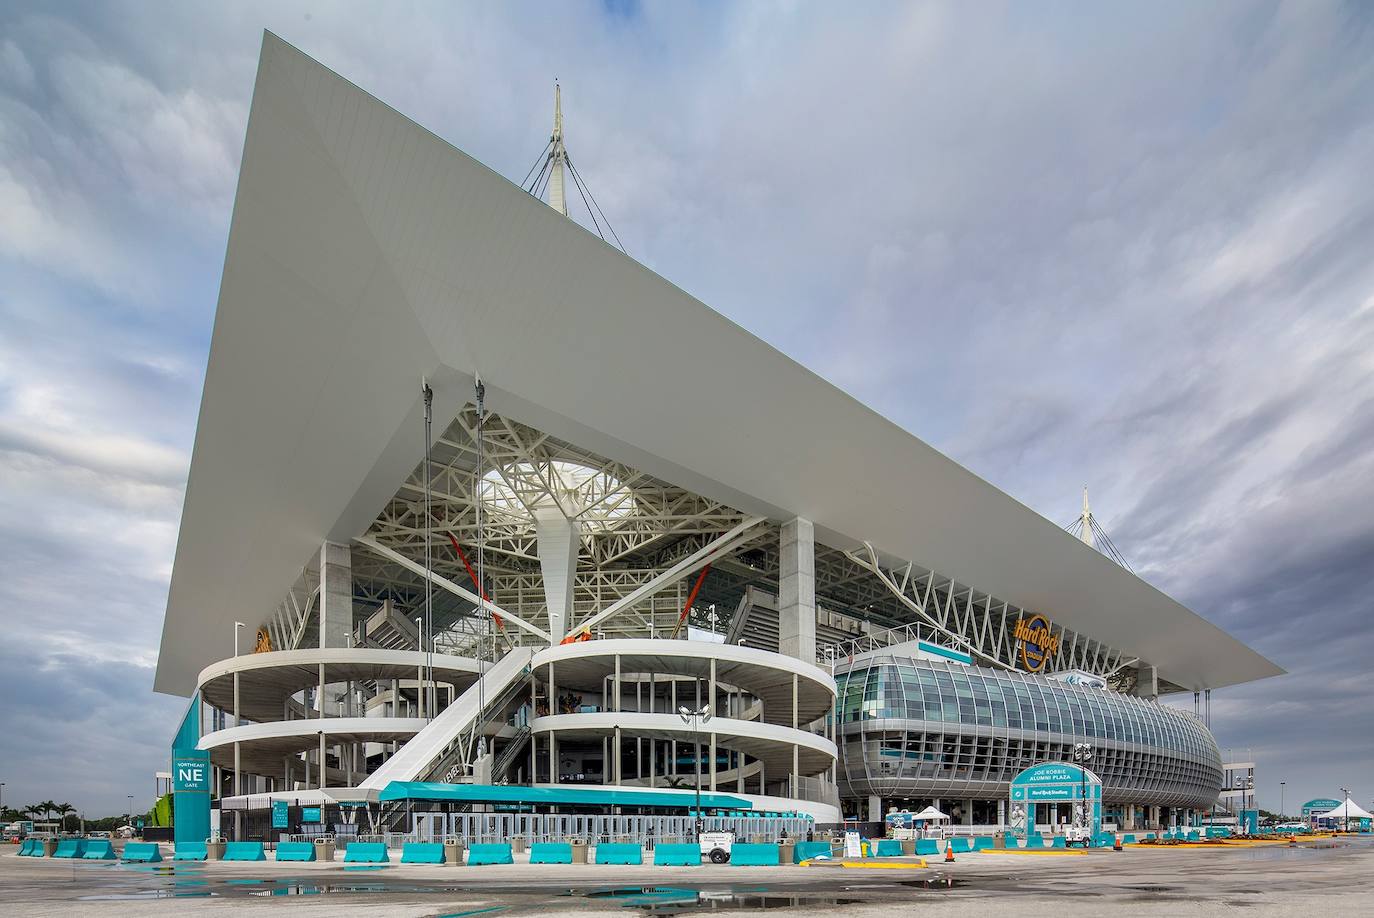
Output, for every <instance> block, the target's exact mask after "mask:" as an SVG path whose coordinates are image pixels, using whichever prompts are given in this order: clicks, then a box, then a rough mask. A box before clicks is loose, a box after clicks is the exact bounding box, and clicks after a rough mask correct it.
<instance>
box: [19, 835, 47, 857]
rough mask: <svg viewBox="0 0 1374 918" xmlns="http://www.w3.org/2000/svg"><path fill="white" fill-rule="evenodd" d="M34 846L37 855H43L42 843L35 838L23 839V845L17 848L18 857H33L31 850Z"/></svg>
mask: <svg viewBox="0 0 1374 918" xmlns="http://www.w3.org/2000/svg"><path fill="white" fill-rule="evenodd" d="M35 844H37V846H38V853H39V854H40V855H41V854H42V853H43V843H42V842H40V841H38V839H36V838H26V839H24V843H23V844H22V845H20V846H19V856H20V857H34V853H33V849H34V845H35Z"/></svg>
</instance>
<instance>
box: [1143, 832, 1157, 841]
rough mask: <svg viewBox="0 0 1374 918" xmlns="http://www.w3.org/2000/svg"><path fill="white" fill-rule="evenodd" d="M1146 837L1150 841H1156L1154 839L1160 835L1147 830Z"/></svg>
mask: <svg viewBox="0 0 1374 918" xmlns="http://www.w3.org/2000/svg"><path fill="white" fill-rule="evenodd" d="M1145 837H1146V838H1147V839H1149V840H1150V841H1154V840H1156V839H1157V838H1158V837H1159V836H1157V835H1155V833H1153V832H1146V833H1145Z"/></svg>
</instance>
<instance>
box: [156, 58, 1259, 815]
mask: <svg viewBox="0 0 1374 918" xmlns="http://www.w3.org/2000/svg"><path fill="white" fill-rule="evenodd" d="M546 153H547V155H546V156H545V157H544V159H543V160H542V161H541V162H542V168H541V171H540V177H541V178H542V180H543V184H542V185H536V186H535V190H536V191H542V192H546V193H547V199H548V200H547V201H545V200H543V199H542V198H541V196H540V195H538V194H534V193H531V191H530V190H527V189H526V188H525V187H522V186H521V185H517V184H514V183H512V182H510V181H508V180H507V179H505V178H504V177H502V176H500V175H498V174H497V173H495V172H493V171H491V170H490V169H488V168H487V167H485V166H483V165H482V164H481V163H478V162H476V161H475V160H473V159H471V158H470V157H468V156H467V155H465V154H464V153H462V152H461V151H460V150H458V149H456V148H455V147H453V146H451V145H450V144H449V143H447V142H446V141H444V140H443V139H441V138H440V137H438V136H436V135H434V134H433V133H430V132H429V131H427V130H425V129H424V128H422V127H420V126H418V125H416V124H415V123H413V122H411V121H410V120H408V119H407V118H405V117H404V116H402V115H401V114H399V113H398V112H396V111H394V110H393V109H391V108H389V107H387V106H386V105H385V104H383V103H382V102H380V101H378V100H377V99H375V98H373V97H372V96H370V95H368V94H367V93H365V92H364V91H362V90H361V89H359V88H358V87H356V86H354V85H352V84H351V83H349V82H347V81H346V80H345V79H343V78H342V77H340V76H339V75H337V74H335V73H333V72H331V71H329V70H328V69H326V68H325V67H323V66H321V65H320V64H318V63H317V62H315V61H313V60H311V59H310V58H308V57H307V56H305V55H304V54H302V53H300V52H299V51H297V50H296V49H294V48H292V47H290V46H289V45H287V44H285V43H284V42H282V41H280V40H279V39H277V38H276V37H274V36H272V35H270V34H269V35H268V36H267V37H266V38H265V41H264V45H263V51H262V58H261V62H260V66H259V72H258V77H257V83H256V87H255V91H254V95H253V102H252V107H251V111H250V115H249V120H248V128H247V136H246V139H245V144H244V152H243V160H242V166H241V172H240V176H239V184H238V189H237V193H236V198H235V204H234V211H233V218H232V223H231V227H230V233H229V240H228V247H227V253H226V257H225V263H224V272H223V279H222V283H221V289H220V298H219V303H218V309H217V312H216V318H215V324H214V332H213V338H212V344H211V350H210V357H209V365H208V368H207V373H206V380H205V390H204V394H203V399H202V404H201V411H200V418H199V425H198V429H197V433H196V440H195V448H194V454H193V460H192V466H191V471H190V477H189V481H188V485H187V491H186V499H185V506H184V512H183V516H182V521H181V530H180V535H179V540H178V545H177V552H176V560H175V565H174V570H173V575H172V582H171V588H170V593H169V598H168V604H167V611H166V618H165V622H164V626H163V634H162V643H161V649H160V655H159V660H158V667H157V676H156V683H155V689H156V690H157V691H159V692H164V693H168V694H173V695H178V696H183V697H188V698H190V699H191V701H190V704H189V706H188V708H187V713H186V716H185V718H184V720H183V721H182V723H181V724H180V725H179V728H178V729H177V731H176V736H175V738H174V739H173V741H172V759H173V772H174V778H175V784H174V786H175V793H176V800H177V806H176V822H177V825H176V832H177V837H178V838H181V837H182V836H183V834H184V835H185V837H186V838H188V839H194V840H197V841H198V840H203V839H204V838H205V837H206V836H207V835H208V834H210V832H212V831H220V832H223V833H224V834H225V835H226V836H229V837H234V838H243V837H263V836H264V835H265V834H266V833H268V832H269V831H273V830H276V831H283V832H285V831H290V832H293V833H306V834H308V832H309V831H310V827H311V826H314V827H316V828H319V829H321V830H322V829H324V828H325V827H328V826H332V827H333V828H331V829H329V830H330V831H338V832H343V831H345V830H346V828H345V827H351V830H352V831H356V832H358V833H359V834H369V835H376V834H384V833H392V832H394V833H401V834H407V833H408V834H411V835H423V836H425V837H435V836H438V835H450V834H463V833H468V834H471V833H477V832H479V831H480V832H485V833H493V834H499V833H501V832H506V833H510V834H513V833H516V832H523V831H526V830H529V829H530V827H531V826H534V825H536V824H537V825H538V826H539V827H540V829H539V831H541V832H542V831H545V830H546V829H547V827H548V826H549V824H550V822H549V821H550V820H554V821H556V822H557V825H558V829H559V831H564V832H567V833H569V834H571V833H574V832H588V833H592V834H597V833H600V834H605V835H608V836H609V835H621V834H633V833H635V832H645V831H656V832H660V833H669V832H670V831H672V830H673V829H674V828H678V829H680V828H681V827H682V825H683V824H684V821H686V820H692V819H697V818H709V819H710V820H712V821H713V824H715V825H729V826H731V827H735V828H737V829H740V830H741V831H744V830H746V829H747V830H748V831H750V832H751V833H752V832H754V830H755V829H759V831H760V832H768V831H776V830H786V831H804V830H806V828H807V827H809V826H829V825H835V824H839V823H842V822H844V821H846V820H861V821H871V822H877V821H881V820H882V819H883V818H884V816H885V815H886V814H887V813H889V812H891V811H893V810H898V811H900V810H907V809H910V810H915V809H919V808H921V807H924V806H927V805H934V806H935V807H936V808H937V809H942V810H943V811H945V812H946V813H948V814H949V815H950V816H951V817H952V818H953V820H954V821H955V822H957V823H960V824H963V825H969V826H986V825H1010V826H1020V827H1021V828H1023V829H1024V828H1025V827H1026V826H1027V825H1030V826H1036V825H1046V826H1049V827H1054V826H1057V825H1060V824H1062V823H1064V822H1065V821H1066V820H1069V819H1073V818H1075V815H1074V814H1075V812H1076V811H1075V809H1074V806H1075V804H1074V803H1073V802H1072V801H1071V800H1070V799H1068V798H1062V797H1053V796H1047V797H1044V798H1043V802H1041V803H1038V804H1037V803H1034V802H1033V798H1032V802H1031V805H1030V806H1029V807H1028V808H1027V807H1026V806H1025V805H1024V802H1021V803H1018V802H1017V801H1016V800H1015V799H1013V798H1014V793H1015V790H1016V787H1017V778H1018V775H1020V774H1022V773H1023V772H1025V771H1026V770H1027V769H1031V768H1033V767H1036V766H1040V765H1044V764H1047V763H1060V764H1065V765H1073V764H1074V763H1076V764H1077V767H1080V768H1081V771H1080V772H1079V773H1078V777H1079V780H1080V781H1081V782H1082V783H1083V785H1084V787H1085V791H1084V794H1083V799H1084V800H1086V799H1088V798H1089V796H1091V795H1090V794H1089V793H1088V792H1087V790H1086V786H1087V785H1088V784H1089V783H1091V784H1092V786H1093V787H1094V788H1099V790H1094V791H1093V794H1095V795H1096V796H1095V797H1094V799H1097V800H1098V801H1099V803H1100V806H1099V807H1098V809H1097V810H1096V811H1095V812H1094V819H1095V820H1097V821H1101V820H1103V819H1106V818H1108V817H1110V818H1112V819H1114V820H1115V821H1116V822H1117V823H1118V824H1120V825H1121V826H1122V827H1123V828H1142V829H1143V828H1156V827H1168V826H1175V825H1185V824H1195V823H1196V820H1197V819H1198V818H1199V816H1200V814H1201V813H1203V812H1204V811H1206V810H1207V809H1208V808H1210V807H1211V806H1212V804H1213V803H1214V802H1215V801H1216V799H1217V796H1218V792H1219V790H1220V787H1221V782H1222V770H1221V758H1220V754H1219V752H1218V749H1217V744H1216V742H1215V740H1214V739H1213V737H1212V734H1211V732H1210V730H1209V728H1208V725H1207V723H1206V720H1207V718H1206V716H1205V715H1204V714H1203V713H1202V712H1203V700H1204V699H1208V698H1209V697H1210V692H1211V690H1212V689H1217V688H1224V687H1227V686H1231V685H1236V684H1240V683H1244V682H1248V681H1251V680H1256V679H1262V678H1266V677H1269V676H1273V675H1276V674H1279V673H1280V672H1281V670H1280V669H1279V668H1278V667H1277V666H1275V665H1274V664H1273V663H1271V662H1270V661H1268V660H1266V659H1264V658H1263V657H1261V656H1260V655H1258V654H1257V653H1255V652H1254V651H1252V650H1251V649H1249V648H1248V647H1246V646H1245V645H1243V644H1242V643H1240V642H1239V641H1237V640H1235V639H1234V638H1232V637H1230V636H1229V635H1227V634H1225V633H1224V632H1222V631H1221V630H1220V629H1218V628H1216V627H1215V626H1213V625H1211V624H1210V623H1208V622H1207V621H1206V620H1205V619H1203V618H1202V617H1200V616H1199V615H1197V614H1195V613H1194V612H1192V611H1190V610H1189V609H1187V608H1185V607H1183V606H1182V605H1180V604H1179V603H1178V602H1175V601H1174V600H1172V599H1171V598H1169V597H1168V596H1166V595H1164V594H1163V593H1161V592H1160V591H1158V590H1157V589H1155V588H1154V587H1152V586H1151V585H1150V584H1148V583H1146V582H1145V581H1143V580H1142V579H1140V578H1139V577H1137V576H1136V575H1134V574H1133V573H1131V572H1130V571H1129V570H1127V569H1126V568H1124V567H1123V566H1122V565H1121V564H1119V563H1117V561H1116V560H1114V559H1113V558H1111V557H1109V556H1108V555H1106V554H1104V553H1103V552H1102V551H1100V550H1099V549H1098V547H1097V546H1096V545H1094V544H1093V542H1092V536H1091V532H1092V531H1093V530H1092V529H1091V528H1090V527H1088V526H1085V527H1084V532H1083V534H1082V536H1081V537H1076V536H1075V535H1073V534H1071V533H1068V532H1065V531H1064V530H1063V529H1061V528H1060V527H1059V526H1057V525H1055V524H1054V523H1052V522H1050V521H1048V520H1046V519H1044V518H1043V517H1041V516H1039V515H1038V514H1036V513H1034V512H1033V511H1031V510H1029V509H1028V508H1026V507H1025V506H1023V505H1022V504H1020V503H1018V502H1017V501H1016V500H1015V499H1013V498H1012V497H1010V496H1008V495H1006V494H1004V493H1002V492H1001V491H999V490H997V489H996V488H995V487H993V486H992V485H990V484H988V483H987V482H985V481H983V480H981V479H979V478H978V477H977V476H975V475H973V474H972V473H970V472H969V471H967V470H966V469H964V468H962V467H961V466H959V465H958V464H956V463H955V462H953V461H952V460H950V459H948V458H947V457H945V456H943V455H942V454H940V453H939V452H937V451H936V450H934V449H932V448H931V447H930V446H928V445H926V444H925V443H923V442H922V441H920V440H919V439H917V438H916V437H914V436H913V435H911V434H910V433H908V432H906V431H905V430H902V429H901V428H899V427H897V426H896V425H894V424H893V423H891V422H889V421H888V420H886V419H884V418H883V417H881V416H880V415H878V414H877V413H875V412H874V411H872V410H870V409H868V408H866V407H865V406H864V405H862V404H860V403H858V402H857V401H855V400H854V399H853V398H851V397H849V396H848V395H846V394H845V393H844V392H842V391H840V390H839V389H837V388H836V387H834V386H833V385H831V384H829V383H828V382H826V381H825V380H823V379H821V378H820V377H818V376H816V375H815V374H813V373H812V372H810V371H808V370H807V369H806V368H805V367H803V366H801V365H799V364H797V363H796V362H794V361H792V360H791V359H789V358H787V357H786V356H784V355H783V354H781V353H779V352H778V351H777V350H775V349H774V348H772V347H770V346H769V345H767V344H765V343H764V342H762V341H760V340H759V339H757V338H756V337H754V336H753V335H751V334H749V333H748V332H746V331H744V330H743V329H741V328H739V327H738V326H736V325H734V324H732V323H731V322H729V321H728V320H726V319H725V318H723V317H722V316H721V315H719V314H717V313H716V312H714V311H712V310H711V309H710V308H709V307H708V306H706V305H704V304H703V303H701V302H699V301H697V300H695V299H693V298H692V297H691V296H689V295H688V294H686V293H684V292H683V291H682V290H680V289H678V288H677V287H675V286H673V285H672V284H671V283H670V282H668V281H666V280H664V279H663V278H661V277H659V276H657V275H655V274H653V273H652V272H651V271H649V270H648V269H647V268H645V267H643V266H642V265H640V264H639V263H637V262H635V261H634V260H633V259H631V258H630V257H628V256H627V255H625V254H624V253H623V252H622V251H620V250H619V249H618V248H617V247H616V246H614V245H612V244H608V243H607V242H606V241H604V240H603V239H601V238H598V235H597V234H595V233H592V232H589V231H587V230H585V229H583V228H582V227H581V226H579V225H578V224H577V223H575V222H574V221H573V220H571V219H569V218H568V216H567V200H569V199H570V198H569V193H570V186H571V187H576V188H578V189H579V190H580V186H581V183H580V178H579V177H578V176H577V175H576V173H575V170H574V169H573V167H572V165H571V161H570V160H569V159H568V157H567V154H566V147H565V145H564V142H563V136H562V123H561V113H560V115H559V116H558V117H557V118H556V121H555V128H554V132H553V135H552V136H551V138H550V142H549V146H548V148H546ZM537 181H538V180H537ZM681 355H693V362H694V364H695V365H696V369H694V370H692V371H688V369H687V368H686V367H685V366H684V365H683V361H682V360H681ZM703 366H708V367H710V368H711V369H710V370H709V371H706V372H703V371H702V369H701V368H702V367H703ZM1087 517H1088V511H1087V510H1086V506H1085V521H1087ZM1189 692H1191V693H1193V696H1194V697H1193V701H1194V703H1193V705H1192V710H1186V709H1184V708H1183V707H1176V706H1169V705H1164V704H1161V703H1160V701H1161V699H1162V698H1165V697H1167V696H1179V695H1184V696H1186V693H1189ZM478 823H481V825H482V828H481V829H480V830H478V829H476V828H474V827H475V826H476V825H477V824H478Z"/></svg>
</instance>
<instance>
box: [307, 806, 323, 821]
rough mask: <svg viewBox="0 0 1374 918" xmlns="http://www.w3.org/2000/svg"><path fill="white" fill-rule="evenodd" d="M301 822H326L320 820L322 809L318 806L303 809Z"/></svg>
mask: <svg viewBox="0 0 1374 918" xmlns="http://www.w3.org/2000/svg"><path fill="white" fill-rule="evenodd" d="M301 822H324V820H323V819H322V818H320V808H319V807H317V806H307V807H302V808H301Z"/></svg>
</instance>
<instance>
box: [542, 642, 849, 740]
mask: <svg viewBox="0 0 1374 918" xmlns="http://www.w3.org/2000/svg"><path fill="white" fill-rule="evenodd" d="M531 666H532V669H533V670H534V672H535V674H536V675H537V676H538V677H539V678H540V679H543V680H546V681H548V682H551V683H552V684H553V685H555V686H556V687H557V688H558V689H560V690H561V689H564V688H569V689H579V690H582V691H598V692H599V691H601V690H602V689H603V688H607V687H609V689H610V694H609V697H608V703H607V705H606V707H607V708H608V709H610V710H625V709H626V708H627V707H629V706H630V704H631V703H630V702H629V701H628V699H627V698H626V697H625V696H626V695H627V693H628V694H630V695H633V693H634V686H635V685H636V684H641V685H642V684H647V683H648V682H649V681H650V680H651V679H653V678H655V677H659V678H660V681H661V682H663V683H667V682H671V681H673V679H674V678H678V679H682V678H686V679H691V680H696V681H698V682H700V683H702V684H703V686H705V687H706V694H705V696H704V697H708V698H709V697H712V694H713V693H712V692H711V690H710V685H711V683H712V682H714V683H715V686H716V689H717V690H718V692H729V691H730V690H731V689H732V688H733V689H738V690H740V691H742V692H743V693H745V694H747V695H750V696H752V697H753V698H754V699H756V700H757V701H759V702H761V708H762V709H761V711H760V712H759V719H760V720H762V721H763V722H764V723H769V724H779V725H783V726H788V727H792V726H796V727H803V726H805V725H807V724H809V723H811V722H812V721H815V720H817V719H818V718H820V717H821V716H823V715H824V714H825V713H826V712H828V711H829V710H830V709H831V707H832V706H833V705H834V703H835V680H834V679H833V678H832V677H831V676H830V674H829V673H827V672H826V671H825V670H823V669H821V668H820V667H819V666H816V665H815V664H812V663H806V662H803V661H802V660H799V659H797V658H795V657H789V656H786V655H784V654H780V653H776V652H773V651H769V650H760V649H758V648H754V647H741V646H739V645H737V644H716V643H707V642H704V641H679V640H655V639H649V638H623V639H611V640H595V641H583V642H579V643H573V644H561V645H558V646H556V647H550V648H548V649H547V650H542V651H540V652H539V653H537V654H535V656H534V662H533V663H532V664H531ZM617 676H619V679H620V683H621V685H620V691H617V690H616V686H615V679H616V678H617ZM607 680H610V681H609V683H608V682H607ZM695 697H696V696H695V692H693V694H692V695H691V696H689V697H683V698H679V706H681V705H686V706H689V707H690V706H692V705H693V704H694V703H695ZM617 698H619V699H620V705H619V707H618V708H617V706H616V704H615V701H616V699H617ZM794 701H795V705H796V710H795V712H794V711H793V705H794ZM661 710H662V709H661ZM674 711H675V709H674ZM718 711H719V709H718ZM719 713H721V714H723V713H725V712H724V711H719ZM674 716H676V714H674ZM536 729H537V728H536ZM832 748H833V747H832ZM831 755H832V756H833V755H834V753H833V752H832V753H831Z"/></svg>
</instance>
